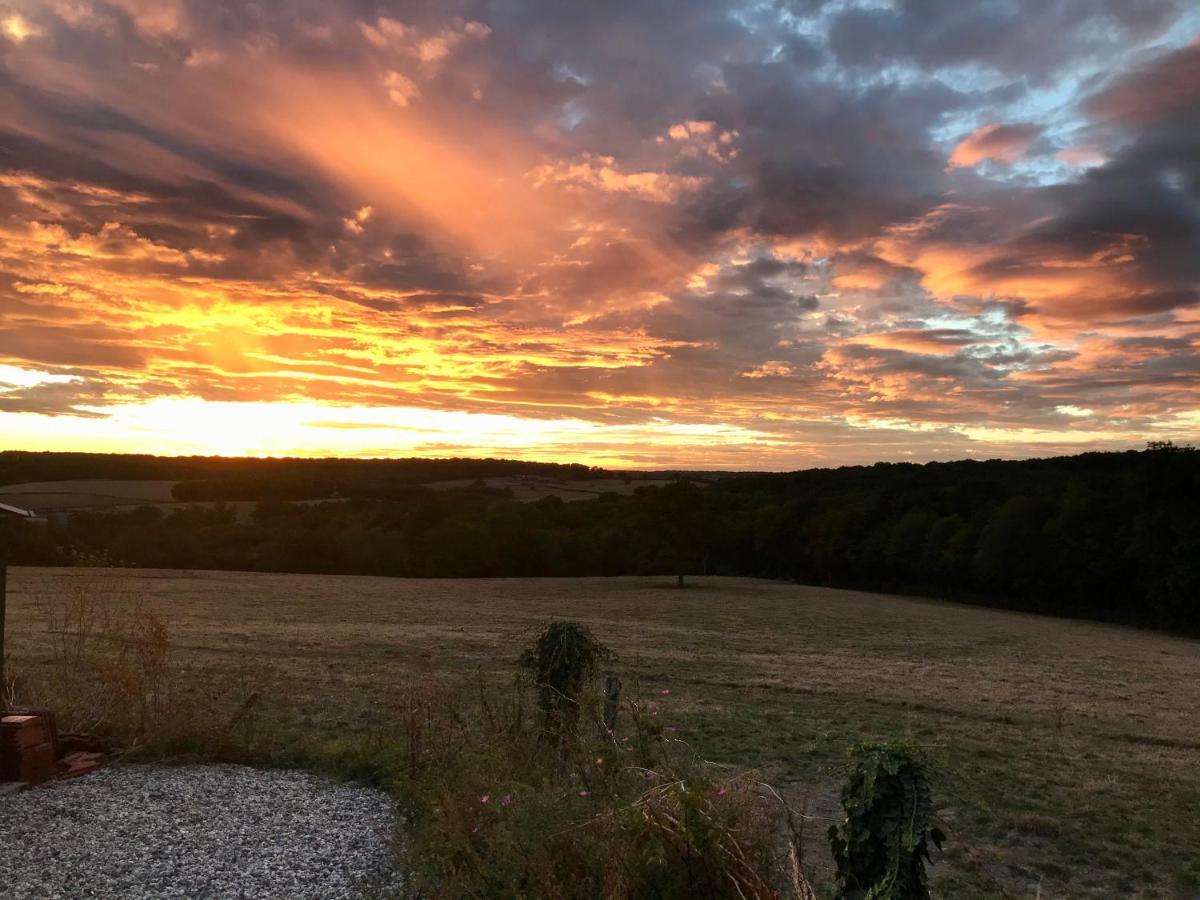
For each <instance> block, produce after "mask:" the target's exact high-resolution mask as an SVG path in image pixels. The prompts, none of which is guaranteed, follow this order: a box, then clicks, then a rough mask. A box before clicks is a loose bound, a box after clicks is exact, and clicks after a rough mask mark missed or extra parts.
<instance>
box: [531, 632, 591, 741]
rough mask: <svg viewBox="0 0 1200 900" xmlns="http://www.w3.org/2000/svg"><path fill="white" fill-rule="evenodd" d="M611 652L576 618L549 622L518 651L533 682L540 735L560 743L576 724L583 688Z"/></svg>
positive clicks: (571, 738)
mask: <svg viewBox="0 0 1200 900" xmlns="http://www.w3.org/2000/svg"><path fill="white" fill-rule="evenodd" d="M611 657H612V652H611V651H610V650H609V649H608V648H607V647H605V646H604V645H603V644H601V643H600V642H599V641H598V640H596V639H595V638H594V637H593V636H592V633H591V632H590V631H588V629H587V628H586V627H584V626H583V625H580V624H578V623H577V622H551V623H550V624H548V625H546V627H545V628H543V629H542V631H541V633H540V634H539V635H538V637H537V640H536V641H534V642H533V645H532V646H531V647H530V648H529V649H527V650H526V651H525V652H524V653H522V654H521V667H522V668H524V669H525V670H527V671H528V672H529V673H530V674H531V675H532V676H533V678H534V680H535V681H536V682H537V686H538V705H539V706H540V707H541V711H542V739H543V740H544V741H546V742H547V743H550V744H554V745H562V744H564V743H567V742H568V741H570V740H573V739H574V737H575V734H576V732H577V730H578V727H579V709H580V702H581V701H582V699H583V690H584V688H585V687H586V685H587V683H588V682H589V681H590V680H591V678H592V676H593V675H594V674H595V672H596V668H597V666H598V665H599V664H600V663H601V662H603V661H604V660H607V659H610V658H611Z"/></svg>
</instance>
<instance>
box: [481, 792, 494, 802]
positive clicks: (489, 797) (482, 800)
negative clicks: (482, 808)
mask: <svg viewBox="0 0 1200 900" xmlns="http://www.w3.org/2000/svg"><path fill="white" fill-rule="evenodd" d="M491 799H492V795H491V794H484V795H483V796H482V797H480V798H479V802H480V803H487V802H488V801H489V800H491Z"/></svg>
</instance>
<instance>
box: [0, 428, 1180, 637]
mask: <svg viewBox="0 0 1200 900" xmlns="http://www.w3.org/2000/svg"><path fill="white" fill-rule="evenodd" d="M14 456H36V455H30V454H0V482H5V483H13V482H16V481H26V480H34V479H41V478H45V479H49V478H65V477H72V476H68V475H64V474H62V470H61V469H55V468H54V466H53V465H51V464H50V460H49V459H44V460H42V462H41V463H40V465H41V468H39V467H38V465H35V464H34V463H33V462H30V461H29V460H16V461H15V462H14V461H13V459H12V457H14ZM56 456H57V455H56ZM121 459H122V458H119V457H117V458H113V462H112V465H111V467H110V468H107V469H105V470H104V471H103V473H99V472H98V471H97V469H95V468H91V469H88V471H87V472H86V477H101V476H103V477H120V476H119V475H118V474H117V473H118V472H128V473H129V474H126V475H124V477H138V478H146V477H164V478H168V477H187V476H181V475H179V474H178V473H179V472H180V471H181V470H180V469H179V468H172V466H178V465H179V461H163V460H159V461H154V462H153V463H147V466H148V467H159V468H156V469H155V471H161V472H162V473H163V474H161V475H158V476H149V475H147V474H146V468H141V469H139V468H138V466H136V465H130V466H129V468H127V469H122V468H121V465H122V464H121V462H120V460H121ZM124 459H125V460H126V461H128V460H129V459H134V458H128V457H127V458H124ZM141 459H143V460H152V459H153V458H149V457H146V458H141ZM74 462H79V461H78V460H75V461H74ZM74 462H73V463H72V464H74ZM184 462H187V463H189V464H191V465H194V466H195V468H194V469H193V470H192V471H191V472H190V475H191V479H190V480H191V482H192V483H191V484H187V483H185V484H183V485H180V489H179V491H178V492H177V495H178V496H179V497H180V499H208V500H212V499H229V500H232V499H239V500H259V501H261V502H259V503H258V504H257V505H256V506H255V507H254V510H253V513H252V515H251V516H250V517H249V519H248V520H247V521H242V522H239V521H238V517H237V516H236V515H235V512H234V510H233V509H232V508H230V507H225V506H221V505H217V506H213V505H209V506H206V507H200V506H185V507H179V508H175V509H172V510H170V511H169V512H163V511H162V510H160V509H156V508H151V507H147V508H143V509H138V510H135V511H131V512H116V513H113V512H110V513H104V512H85V513H77V514H75V515H73V516H71V517H70V519H69V521H68V522H67V523H66V524H65V525H61V526H50V527H30V526H27V525H25V524H23V523H19V522H12V521H9V522H0V539H2V540H3V541H4V548H5V550H6V552H7V553H8V555H9V558H10V561H11V562H14V563H26V564H64V563H70V562H72V561H75V560H78V559H89V560H100V561H106V562H110V563H112V564H119V565H136V566H154V567H185V568H216V569H239V570H263V571H286V572H311V573H348V574H370V575H395V576H416V577H447V576H454V577H459V576H465V577H475V576H538V575H623V574H680V573H686V574H700V573H708V574H723V575H755V576H766V577H770V578H781V579H791V580H796V581H800V582H805V583H811V584H824V585H833V586H840V587H857V588H866V589H873V590H888V591H897V592H908V593H918V594H928V595H931V596H939V597H946V598H952V599H958V600H962V601H964V602H981V603H990V604H996V605H1004V606H1012V607H1016V608H1021V609H1027V610H1033V611H1039V612H1054V613H1065V614H1070V615H1081V616H1087V617H1092V618H1103V619H1112V620H1117V621H1130V622H1137V623H1141V624H1148V625H1155V626H1159V627H1166V628H1171V629H1175V630H1181V631H1190V632H1194V631H1200V450H1196V449H1192V448H1182V447H1175V446H1172V445H1170V444H1155V445H1151V446H1150V447H1149V448H1148V449H1147V450H1145V451H1141V452H1133V451H1130V452H1125V453H1088V454H1083V455H1080V456H1072V457H1060V458H1055V459H1045V460H1028V461H1019V462H1013V461H1000V460H991V461H986V462H977V461H964V462H953V463H929V464H926V465H915V464H889V463H880V464H878V465H874V466H854V467H846V468H840V469H813V470H806V471H801V472H794V473H787V474H761V475H740V476H736V477H733V476H729V477H721V478H717V477H713V476H709V477H708V478H707V479H706V480H699V479H696V478H691V479H689V478H687V477H680V478H679V479H678V480H677V481H675V482H674V483H672V484H669V485H666V486H663V487H657V486H654V485H647V486H644V487H639V488H637V489H636V491H635V494H634V495H633V496H618V495H617V494H608V495H604V496H602V497H600V498H599V499H597V500H590V501H583V502H574V503H564V502H562V501H561V500H559V499H558V498H555V497H549V498H545V499H542V500H540V501H538V502H535V503H522V502H518V501H517V500H514V499H513V498H512V496H511V494H510V493H509V492H507V491H505V490H499V489H494V488H488V487H485V486H484V485H483V484H482V483H481V482H477V483H476V484H475V485H474V486H472V487H466V488H462V489H456V490H449V491H447V490H442V491H434V490H430V489H428V488H425V487H422V486H420V485H419V484H418V483H417V481H419V480H432V479H453V478H464V477H471V476H476V477H486V476H491V475H497V474H542V475H552V476H553V477H556V478H563V477H594V476H595V475H596V474H600V473H598V472H596V471H595V470H588V469H586V468H585V467H581V466H580V467H544V468H536V467H537V466H539V465H540V464H529V463H509V462H503V461H495V460H492V461H486V460H476V461H464V460H438V461H419V466H418V467H417V468H411V467H412V466H414V465H416V464H417V463H418V461H390V462H378V463H376V462H370V461H362V462H353V461H320V462H319V463H309V462H307V461H263V460H253V461H248V460H228V461H214V460H206V461H194V460H193V461H184ZM406 463H407V464H408V465H409V466H410V468H409V469H406V468H405V465H404V464H406ZM338 464H341V467H339V465H338ZM293 465H294V468H289V467H290V466H293ZM420 466H424V467H426V468H425V469H424V470H421V469H420ZM388 467H391V468H390V469H389V468H388ZM531 467H533V468H531ZM84 468H86V466H82V465H81V466H80V468H79V471H77V472H74V475H73V477H84V475H85V473H84V472H83V471H82V470H83V469H84ZM422 471H423V472H424V474H420V473H421V472H422ZM464 472H469V474H464ZM34 473H36V474H34ZM51 473H53V474H51ZM167 473H169V474H167ZM429 473H434V474H429ZM314 485H316V487H314ZM314 490H316V491H318V492H317V493H316V494H315V497H316V498H318V499H319V498H321V497H327V496H335V497H338V498H341V499H338V500H336V501H331V502H324V503H318V504H311V505H302V504H298V503H294V502H289V500H296V499H312V498H313V497H314V495H313V494H312V491H314ZM306 492H307V493H306Z"/></svg>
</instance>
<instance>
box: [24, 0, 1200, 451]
mask: <svg viewBox="0 0 1200 900" xmlns="http://www.w3.org/2000/svg"><path fill="white" fill-rule="evenodd" d="M1198 438H1200V7H1198V6H1197V4H1196V3H1195V2H1189V0H1178V2H1173V0H1036V2H1033V0H1031V2H1016V0H1007V2H1001V0H995V2H986V0H957V2H954V3H947V2H939V0H895V2H886V0H826V2H823V0H778V2H776V0H771V2H762V3H741V4H739V3H728V2H715V0H642V2H627V0H617V2H613V0H605V2H590V0H588V2H564V0H529V2H526V0H494V2H454V0H448V2H431V3H417V2H413V3H405V2H388V0H383V2H341V3H339V2H333V0H306V2H282V0H278V2H270V0H265V2H258V3H248V2H233V0H194V2H192V0H109V2H101V0H41V2H16V3H13V2H5V0H0V449H70V450H100V451H138V452H154V453H170V454H174V453H222V454H270V455H285V454H286V455H292V454H300V455H340V456H354V455H363V456H411V455H418V456H463V455H470V456H478V455H492V456H507V457H518V458H533V459H556V460H561V461H577V462H585V463H593V464H598V465H607V466H614V467H636V468H655V467H666V466H687V467H709V468H740V469H790V468H801V467H808V466H828V465H839V464H843V463H859V462H873V461H876V460H914V461H923V460H930V459H958V458H965V457H977V458H988V457H996V456H1002V457H1022V456H1035V455H1050V454H1055V453H1063V452H1076V451H1079V450H1084V449H1104V448H1127V447H1139V446H1142V445H1143V444H1144V443H1145V442H1146V441H1147V440H1165V439H1172V440H1175V441H1177V442H1189V441H1196V440H1197V439H1198Z"/></svg>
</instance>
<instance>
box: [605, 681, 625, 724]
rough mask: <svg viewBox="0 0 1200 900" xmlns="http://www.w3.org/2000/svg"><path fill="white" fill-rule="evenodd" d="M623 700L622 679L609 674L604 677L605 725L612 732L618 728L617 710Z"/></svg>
mask: <svg viewBox="0 0 1200 900" xmlns="http://www.w3.org/2000/svg"><path fill="white" fill-rule="evenodd" d="M620 702H621V679H620V678H618V677H617V676H616V675H613V674H611V673H610V674H608V675H607V676H605V678H604V727H605V728H606V729H607V730H608V733H609V734H612V733H613V732H614V731H616V729H617V711H618V710H619V709H620Z"/></svg>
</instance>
